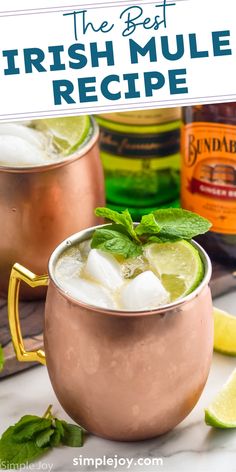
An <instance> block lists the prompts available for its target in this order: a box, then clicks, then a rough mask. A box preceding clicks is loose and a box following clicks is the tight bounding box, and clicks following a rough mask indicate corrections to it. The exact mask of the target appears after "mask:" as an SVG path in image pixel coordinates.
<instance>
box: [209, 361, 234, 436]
mask: <svg viewBox="0 0 236 472" xmlns="http://www.w3.org/2000/svg"><path fill="white" fill-rule="evenodd" d="M205 422H206V424H208V425H209V426H214V427H215V428H223V429H226V428H236V369H235V370H234V371H233V373H232V374H231V376H230V377H229V379H228V381H227V382H226V384H225V385H224V386H223V388H222V390H221V391H220V392H219V393H218V394H217V395H216V397H215V399H214V400H213V402H212V403H211V404H210V406H209V407H208V408H207V409H206V410H205Z"/></svg>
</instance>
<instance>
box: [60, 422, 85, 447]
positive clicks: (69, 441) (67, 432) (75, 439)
mask: <svg viewBox="0 0 236 472" xmlns="http://www.w3.org/2000/svg"><path fill="white" fill-rule="evenodd" d="M61 423H62V425H63V428H64V436H63V437H62V444H64V445H65V446H70V447H81V446H83V443H84V437H83V429H82V428H81V427H80V426H77V425H75V424H70V423H67V422H66V421H62V422H61Z"/></svg>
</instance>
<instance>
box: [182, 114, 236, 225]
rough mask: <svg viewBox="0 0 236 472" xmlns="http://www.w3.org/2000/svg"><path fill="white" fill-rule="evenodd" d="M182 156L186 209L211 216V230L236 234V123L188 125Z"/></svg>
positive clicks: (183, 141) (183, 132) (184, 136)
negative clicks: (232, 124)
mask: <svg viewBox="0 0 236 472" xmlns="http://www.w3.org/2000/svg"><path fill="white" fill-rule="evenodd" d="M181 155H182V166H181V167H182V179H181V203H182V206H183V208H186V209H187V210H191V211H194V212H196V213H199V214H200V215H202V216H204V217H205V218H208V219H209V220H210V221H211V223H212V225H213V226H212V231H215V232H217V233H222V234H236V126H230V125H226V124H218V123H204V122H199V123H190V124H187V125H185V126H184V127H183V129H182V136H181Z"/></svg>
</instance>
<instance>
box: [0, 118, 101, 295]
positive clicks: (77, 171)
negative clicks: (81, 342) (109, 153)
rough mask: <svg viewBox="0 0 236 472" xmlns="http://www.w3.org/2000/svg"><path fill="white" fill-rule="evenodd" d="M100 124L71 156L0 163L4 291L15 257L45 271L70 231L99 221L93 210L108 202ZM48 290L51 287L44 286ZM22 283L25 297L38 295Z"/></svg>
mask: <svg viewBox="0 0 236 472" xmlns="http://www.w3.org/2000/svg"><path fill="white" fill-rule="evenodd" d="M97 140H98V126H97V125H96V123H95V122H94V120H91V133H90V134H89V137H88V139H87V140H86V141H85V143H84V144H83V145H82V146H81V147H80V148H79V149H78V151H76V152H75V153H74V154H72V155H71V156H70V157H68V158H66V159H64V160H61V161H59V162H56V163H53V164H46V165H44V166H39V165H38V166H34V167H31V168H29V167H25V168H23V167H11V168H9V167H6V166H1V167H0V221H1V231H0V295H3V296H4V295H6V294H7V288H8V281H9V275H10V271H11V267H12V265H13V264H14V262H15V261H18V262H20V263H21V264H24V265H26V266H29V267H31V268H32V270H33V271H34V272H36V273H45V272H46V270H47V264H48V259H49V256H50V254H51V252H52V251H53V249H54V248H55V247H56V246H57V244H59V243H60V242H61V241H63V240H64V239H65V238H67V237H68V236H69V235H70V234H72V233H75V232H77V231H80V230H81V229H83V228H87V227H89V226H92V225H94V224H96V223H98V222H99V221H98V220H97V219H96V218H95V215H94V212H93V209H94V208H95V207H96V206H101V205H103V204H104V178H103V171H102V166H101V163H100V158H99V151H98V144H97ZM44 292H45V291H44ZM42 293H43V291H42V289H37V290H36V291H35V292H34V293H33V291H32V290H29V287H27V286H24V287H22V291H21V298H25V299H27V298H33V297H35V298H38V297H40V296H41V295H42Z"/></svg>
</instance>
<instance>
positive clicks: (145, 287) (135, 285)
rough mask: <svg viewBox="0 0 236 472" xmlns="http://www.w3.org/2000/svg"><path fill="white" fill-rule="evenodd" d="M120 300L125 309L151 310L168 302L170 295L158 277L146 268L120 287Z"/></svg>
mask: <svg viewBox="0 0 236 472" xmlns="http://www.w3.org/2000/svg"><path fill="white" fill-rule="evenodd" d="M120 300H121V304H122V308H123V309H126V310H132V311H135V310H151V309H154V308H158V307H159V306H161V305H165V304H166V303H168V302H169V301H170V296H169V293H168V292H167V291H166V290H165V288H164V287H163V285H162V283H161V281H160V280H159V279H158V277H157V276H156V275H155V274H154V273H153V272H152V271H151V270H147V271H145V272H143V273H142V274H139V275H137V277H135V278H134V279H132V280H131V281H130V282H127V283H126V284H125V285H124V286H123V287H122V289H121V292H120Z"/></svg>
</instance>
